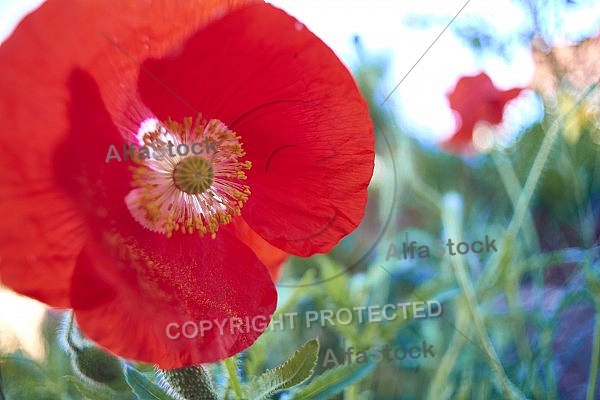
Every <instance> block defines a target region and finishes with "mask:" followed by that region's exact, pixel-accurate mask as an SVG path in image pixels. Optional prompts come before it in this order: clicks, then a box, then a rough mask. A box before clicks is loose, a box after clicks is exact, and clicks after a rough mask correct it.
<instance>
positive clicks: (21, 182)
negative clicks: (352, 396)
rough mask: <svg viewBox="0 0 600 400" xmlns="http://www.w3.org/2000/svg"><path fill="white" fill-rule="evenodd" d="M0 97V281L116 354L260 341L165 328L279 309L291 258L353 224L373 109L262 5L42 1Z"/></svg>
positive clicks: (162, 354) (335, 67)
mask: <svg viewBox="0 0 600 400" xmlns="http://www.w3.org/2000/svg"><path fill="white" fill-rule="evenodd" d="M0 93H1V94H0V115H1V118H2V122H3V126H4V129H3V131H2V133H1V134H0V146H1V148H2V150H3V156H2V157H0V169H1V171H2V174H1V175H0V220H1V221H2V228H1V229H0V260H1V261H0V279H1V281H2V282H3V283H4V284H5V285H7V286H9V287H11V288H12V289H14V290H16V291H18V292H20V293H22V294H25V295H27V296H30V297H33V298H36V299H38V300H40V301H43V302H45V303H47V304H49V305H51V306H55V307H72V308H74V310H75V315H76V319H77V322H78V324H79V326H80V328H81V329H82V330H83V331H84V333H86V334H87V336H88V337H90V338H91V339H93V340H95V341H96V342H98V343H99V344H100V345H102V346H104V347H105V348H107V349H109V350H111V351H113V352H114V353H116V354H118V355H120V356H123V357H126V358H130V359H135V360H139V361H145V362H152V363H157V364H159V365H160V366H161V367H162V368H177V367H182V366H186V365H191V364H198V363H206V362H214V361H217V360H220V359H224V358H226V357H229V356H231V355H232V354H235V353H237V352H240V351H242V350H243V349H245V348H247V347H248V346H250V345H251V344H252V343H253V342H254V341H255V340H256V338H257V337H258V336H259V335H260V332H256V331H250V332H245V331H243V329H242V330H239V329H230V330H228V329H225V330H221V331H219V329H218V327H217V326H213V328H212V329H210V330H208V331H205V332H203V335H196V336H195V337H193V338H191V339H188V338H185V337H183V336H181V338H180V339H177V340H172V339H169V338H168V337H167V333H166V328H167V326H168V325H169V324H170V323H177V324H179V325H180V326H182V325H183V324H185V323H186V322H188V321H191V323H199V322H200V321H202V320H218V321H221V320H223V319H225V318H241V319H243V320H245V319H246V318H250V319H251V318H254V317H256V316H265V315H266V316H270V315H271V314H272V313H273V311H274V309H275V307H276V299H277V295H276V291H275V286H274V284H273V279H276V278H277V274H278V271H279V265H280V264H281V262H282V260H283V259H284V258H285V257H286V255H287V254H294V255H298V256H309V255H311V254H314V253H318V252H321V253H322V252H327V251H329V250H331V248H332V247H333V246H334V245H335V244H336V243H337V242H338V241H339V240H340V239H341V238H342V237H344V236H345V235H347V234H348V233H350V232H351V231H352V230H354V229H355V228H356V226H357V225H358V224H359V222H360V220H361V218H362V216H363V213H364V207H365V204H366V197H367V185H368V182H369V180H370V177H371V174H372V171H373V163H374V139H373V132H372V125H371V123H370V119H369V114H368V109H367V106H366V103H365V101H364V100H363V98H362V97H361V95H360V94H359V92H358V89H357V86H356V84H355V82H354V81H353V79H352V77H351V75H350V74H349V72H348V70H347V69H346V68H345V67H344V66H343V65H342V64H341V63H340V61H339V60H338V59H337V58H336V56H335V55H334V54H333V52H332V51H331V50H330V49H329V48H328V47H327V46H326V45H324V44H323V43H322V42H321V41H320V40H319V39H318V38H317V37H316V36H315V35H314V34H312V33H311V32H310V31H309V30H308V29H306V28H305V27H304V26H303V25H302V24H301V23H299V22H298V21H296V20H295V19H294V18H292V17H290V16H289V15H287V14H286V13H284V12H283V11H281V10H278V9H277V8H275V7H273V6H270V5H266V4H264V3H262V2H257V1H251V0H248V1H216V0H212V1H208V0H198V1H183V0H181V1H173V0H172V1H167V0H162V1H153V2H122V1H117V0H114V1H107V0H97V1H95V0H50V1H48V2H46V3H45V4H44V5H42V6H41V7H40V8H39V9H38V10H36V11H35V12H33V13H32V14H31V15H29V16H27V17H26V18H25V19H24V20H23V21H22V22H21V24H20V25H19V26H18V28H17V29H16V31H15V32H14V34H13V35H12V36H11V37H10V38H9V39H8V40H7V41H6V42H5V43H4V44H3V45H2V46H1V47H0ZM200 114H201V115H200ZM132 143H133V144H134V145H135V146H132V145H131V144H132ZM112 146H114V147H112ZM123 146H126V147H125V152H126V153H128V152H129V151H131V154H130V155H126V154H123ZM144 146H147V147H146V148H145V150H144V149H142V147H144ZM186 148H187V149H188V150H187V152H185V149H186ZM132 149H133V150H132ZM161 150H162V154H163V157H162V158H160V157H159V155H160V154H161ZM192 151H194V153H193V154H192ZM200 151H203V153H201V154H200ZM152 152H154V154H153V153H152ZM167 153H168V154H167ZM171 153H173V154H174V155H173V154H171ZM183 153H185V154H183ZM116 154H118V157H117V156H116ZM130 158H131V159H133V160H130ZM119 159H121V161H119ZM188 327H191V325H188ZM190 331H193V329H192V328H190V329H189V330H188V333H189V332H190Z"/></svg>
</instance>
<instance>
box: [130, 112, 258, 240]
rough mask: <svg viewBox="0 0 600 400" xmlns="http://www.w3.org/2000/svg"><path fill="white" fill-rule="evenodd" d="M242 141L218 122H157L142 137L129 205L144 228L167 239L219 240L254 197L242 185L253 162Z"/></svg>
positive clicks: (135, 158) (188, 120)
mask: <svg viewBox="0 0 600 400" xmlns="http://www.w3.org/2000/svg"><path fill="white" fill-rule="evenodd" d="M240 139H241V138H240V137H239V136H237V135H236V133H235V132H233V131H231V130H230V129H229V128H228V127H227V126H226V125H225V124H223V123H222V122H221V121H219V120H217V119H212V120H210V121H207V120H205V119H203V118H202V117H200V116H199V117H198V118H197V119H196V121H195V122H194V121H193V120H192V118H185V119H184V121H183V123H182V124H180V123H177V122H174V121H172V120H170V119H169V120H167V121H165V122H164V123H160V122H157V123H156V126H155V128H154V130H152V131H151V132H148V133H145V134H144V135H143V141H144V146H143V147H141V148H140V149H139V150H138V154H137V156H136V157H134V167H133V187H134V188H133V190H132V191H131V192H130V193H129V194H128V195H127V196H126V198H125V202H126V204H127V207H128V208H129V211H130V212H131V215H132V216H133V217H134V218H135V220H136V221H138V222H139V223H140V224H142V225H143V226H144V227H146V228H148V229H150V230H152V231H154V232H159V233H164V234H166V235H167V237H172V236H173V234H174V232H180V233H183V234H190V233H193V232H195V231H197V232H198V233H199V234H200V235H201V236H203V235H205V234H207V233H210V234H211V237H212V238H215V237H216V232H217V231H218V229H219V226H221V225H225V224H228V223H230V222H231V221H232V218H233V217H234V216H239V215H241V209H242V207H243V205H244V203H245V202H246V201H248V196H249V195H250V188H249V187H248V186H247V185H244V184H243V181H244V180H245V179H246V174H245V171H246V170H249V169H250V168H251V166H252V163H251V162H250V161H243V162H242V161H239V160H238V159H239V158H241V157H243V156H245V155H246V153H245V152H244V151H243V149H242V143H241V142H240Z"/></svg>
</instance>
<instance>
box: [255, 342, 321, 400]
mask: <svg viewBox="0 0 600 400" xmlns="http://www.w3.org/2000/svg"><path fill="white" fill-rule="evenodd" d="M318 355H319V341H318V340H317V339H313V340H310V341H308V342H306V343H305V344H304V345H303V346H302V347H301V348H299V349H298V350H297V351H296V352H295V353H294V355H293V356H292V357H291V358H290V359H289V360H287V361H286V362H285V363H283V364H282V365H280V366H278V367H277V368H275V369H271V370H268V371H266V372H265V373H264V374H262V375H261V376H259V377H258V378H254V379H253V380H252V381H251V382H250V384H249V385H248V386H247V387H246V388H245V390H244V392H245V393H246V394H247V398H249V399H256V400H260V399H266V398H268V396H270V395H272V394H274V393H277V392H279V391H281V390H284V389H290V388H292V387H294V386H297V385H300V384H301V383H303V382H304V381H306V380H307V379H309V378H310V377H311V376H312V374H313V372H314V368H315V365H316V364H317V357H318Z"/></svg>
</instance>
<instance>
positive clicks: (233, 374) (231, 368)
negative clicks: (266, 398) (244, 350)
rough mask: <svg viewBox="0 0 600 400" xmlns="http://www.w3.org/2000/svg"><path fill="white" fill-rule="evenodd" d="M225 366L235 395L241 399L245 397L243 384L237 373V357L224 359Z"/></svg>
mask: <svg viewBox="0 0 600 400" xmlns="http://www.w3.org/2000/svg"><path fill="white" fill-rule="evenodd" d="M223 363H224V364H225V368H227V374H228V375H229V383H230V384H231V386H232V388H233V392H234V393H235V397H236V398H237V399H241V398H242V397H243V393H242V384H241V382H240V378H239V376H238V373H237V357H235V356H234V357H230V358H228V359H226V360H225V361H223Z"/></svg>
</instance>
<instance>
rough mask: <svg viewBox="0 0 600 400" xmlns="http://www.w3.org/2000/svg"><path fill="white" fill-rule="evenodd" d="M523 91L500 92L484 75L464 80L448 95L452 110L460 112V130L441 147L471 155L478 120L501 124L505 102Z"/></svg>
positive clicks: (519, 89)
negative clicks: (474, 130)
mask: <svg viewBox="0 0 600 400" xmlns="http://www.w3.org/2000/svg"><path fill="white" fill-rule="evenodd" d="M522 90H523V89H521V88H515V89H510V90H499V89H498V88H496V86H494V83H493V82H492V80H491V79H490V77H489V76H488V75H487V74H485V73H484V72H481V73H480V74H478V75H476V76H467V77H461V78H460V79H459V80H458V82H457V83H456V87H455V88H454V90H452V92H450V93H449V94H448V100H449V102H450V107H451V108H452V109H454V110H456V111H457V114H458V117H459V121H458V123H459V128H458V130H457V131H456V133H455V134H454V135H453V136H452V137H451V138H450V139H449V140H448V141H446V142H445V143H443V144H442V148H444V149H445V150H448V151H452V152H457V153H468V152H470V151H471V150H472V140H473V129H474V128H475V124H476V123H477V122H479V121H487V122H489V123H491V124H499V123H501V122H502V117H503V115H504V107H505V106H506V103H508V102H509V101H511V100H512V99H514V98H515V97H517V96H518V95H519V94H520V93H521V91H522Z"/></svg>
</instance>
